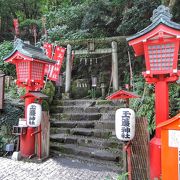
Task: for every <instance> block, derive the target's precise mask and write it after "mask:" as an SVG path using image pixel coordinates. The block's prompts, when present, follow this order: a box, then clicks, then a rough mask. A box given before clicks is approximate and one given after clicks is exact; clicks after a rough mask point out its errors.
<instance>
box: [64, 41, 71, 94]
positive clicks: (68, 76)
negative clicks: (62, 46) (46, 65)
mask: <svg viewBox="0 0 180 180" xmlns="http://www.w3.org/2000/svg"><path fill="white" fill-rule="evenodd" d="M71 55H72V52H71V45H70V44H68V45H67V59H66V84H65V93H69V91H70V86H71Z"/></svg>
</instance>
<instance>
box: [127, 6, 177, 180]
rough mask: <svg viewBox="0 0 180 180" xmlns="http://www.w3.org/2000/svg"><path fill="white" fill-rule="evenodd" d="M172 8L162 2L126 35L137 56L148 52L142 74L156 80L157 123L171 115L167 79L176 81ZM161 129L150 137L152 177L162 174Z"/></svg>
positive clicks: (174, 24) (175, 51) (175, 26)
mask: <svg viewBox="0 0 180 180" xmlns="http://www.w3.org/2000/svg"><path fill="white" fill-rule="evenodd" d="M171 18H172V15H171V14H170V10H169V8H167V7H165V6H163V5H160V6H159V7H158V8H157V9H155V10H154V11H153V16H152V18H151V20H152V23H151V24H150V25H149V26H148V27H146V28H145V29H143V30H141V31H140V32H138V33H136V34H135V35H133V36H130V37H128V38H127V41H128V42H129V45H130V46H132V47H133V49H134V52H135V55H136V56H141V55H144V56H145V63H146V71H145V72H143V75H144V77H145V79H146V82H147V83H150V84H155V119H156V126H157V125H158V124H160V123H162V122H164V121H166V120H168V119H169V95H168V94H169V91H168V83H170V82H171V83H172V82H176V81H177V80H178V77H179V76H180V71H179V70H178V66H177V64H178V63H177V62H178V52H179V43H180V24H177V23H175V22H172V21H171ZM160 131H161V129H160V128H159V129H156V133H155V136H154V138H153V139H151V141H150V179H155V178H158V179H159V178H160V176H161V132H160Z"/></svg>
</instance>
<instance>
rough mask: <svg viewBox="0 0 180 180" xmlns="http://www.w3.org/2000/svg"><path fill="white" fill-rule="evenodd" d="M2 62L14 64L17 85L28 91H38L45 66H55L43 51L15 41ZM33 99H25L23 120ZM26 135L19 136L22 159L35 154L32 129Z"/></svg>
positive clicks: (28, 129) (42, 84)
mask: <svg viewBox="0 0 180 180" xmlns="http://www.w3.org/2000/svg"><path fill="white" fill-rule="evenodd" d="M4 61H6V62H9V63H12V64H15V65H16V72H17V81H16V83H17V85H18V86H19V87H25V88H26V91H27V94H28V92H29V91H36V90H40V89H41V88H43V86H44V73H45V65H46V64H49V63H51V64H52V63H53V64H55V63H56V62H55V61H52V60H50V59H49V58H48V57H47V56H46V55H45V54H44V51H43V49H41V48H37V47H34V46H32V45H29V44H26V43H24V42H23V41H22V40H20V39H17V40H16V42H15V48H14V50H13V51H12V52H11V53H10V54H9V55H8V56H7V57H5V58H4ZM35 99H36V98H35V97H33V96H29V97H27V98H25V119H27V107H28V105H29V104H31V103H33V102H34V101H35ZM26 132H27V133H25V134H21V136H20V140H21V141H20V152H21V155H22V156H23V157H30V156H32V155H34V152H35V136H34V128H32V127H27V131H26Z"/></svg>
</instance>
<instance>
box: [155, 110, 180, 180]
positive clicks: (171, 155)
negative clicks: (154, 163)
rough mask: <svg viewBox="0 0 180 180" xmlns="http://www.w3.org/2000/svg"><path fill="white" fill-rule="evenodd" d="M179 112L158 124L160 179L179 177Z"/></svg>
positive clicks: (167, 179)
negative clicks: (160, 146)
mask: <svg viewBox="0 0 180 180" xmlns="http://www.w3.org/2000/svg"><path fill="white" fill-rule="evenodd" d="M179 124H180V113H179V114H177V115H176V116H175V117H173V118H171V119H169V120H168V121H165V122H163V123H161V124H159V125H158V127H157V128H161V140H162V148H161V163H162V179H163V180H169V179H172V177H173V179H174V180H178V179H180V169H179V168H180V127H179Z"/></svg>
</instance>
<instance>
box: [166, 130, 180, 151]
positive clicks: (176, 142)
mask: <svg viewBox="0 0 180 180" xmlns="http://www.w3.org/2000/svg"><path fill="white" fill-rule="evenodd" d="M168 144H169V147H176V148H177V147H180V131H177V130H169V131H168Z"/></svg>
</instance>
